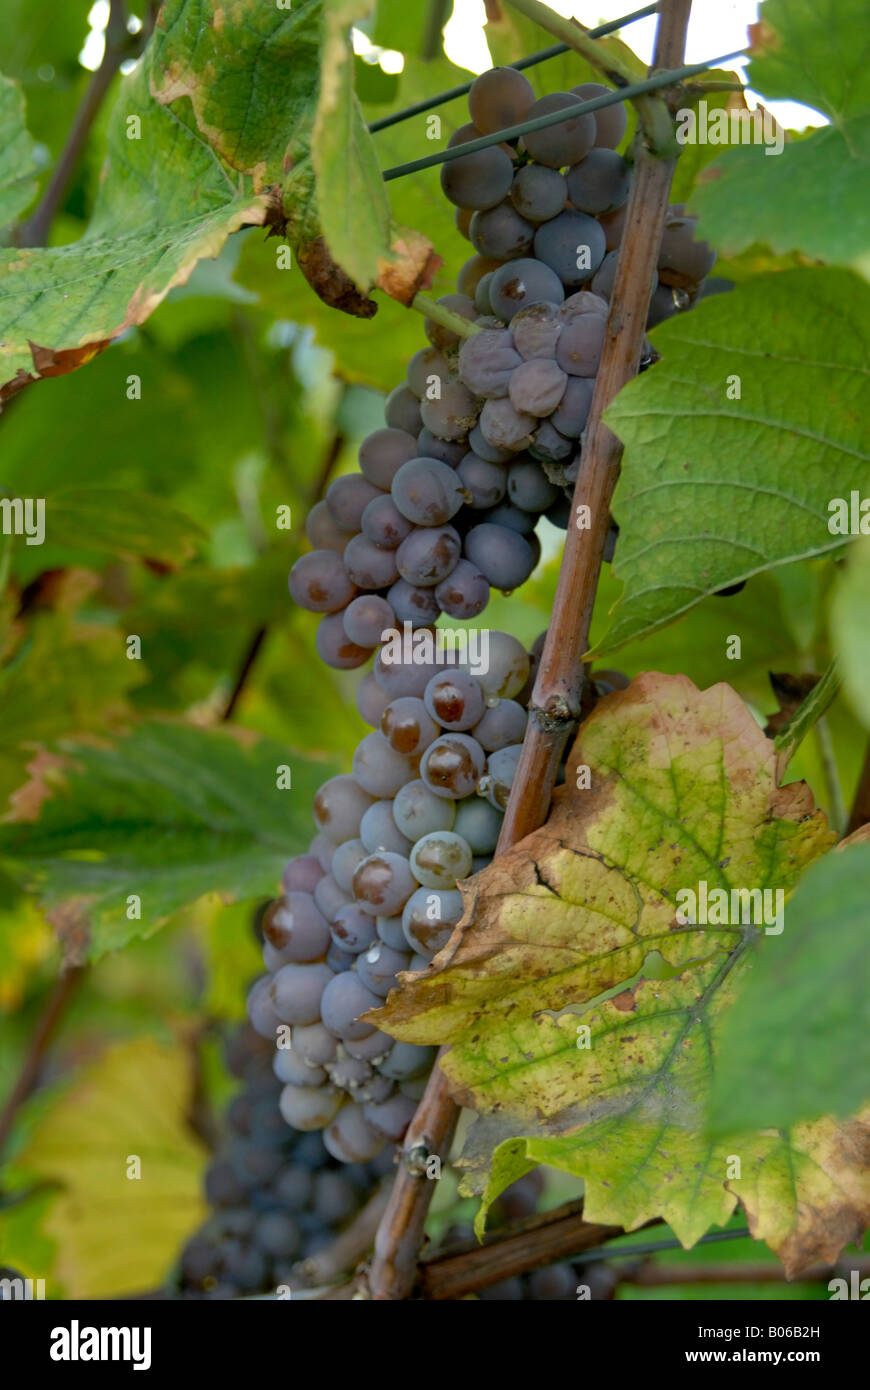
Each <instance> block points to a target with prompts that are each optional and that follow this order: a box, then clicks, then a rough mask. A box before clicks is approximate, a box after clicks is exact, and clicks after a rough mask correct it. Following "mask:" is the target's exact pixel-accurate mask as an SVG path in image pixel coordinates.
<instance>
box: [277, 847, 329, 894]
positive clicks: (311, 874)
mask: <svg viewBox="0 0 870 1390" xmlns="http://www.w3.org/2000/svg"><path fill="white" fill-rule="evenodd" d="M324 872H325V870H324V869H323V866H322V865H321V863H320V860H319V859H318V858H317V857H316V855H313V854H298V855H296V857H295V858H294V859H290V860H289V861H288V863H287V864H286V866H285V868H284V872H283V873H282V875H281V887H282V888H283V890H284V892H285V893H313V892H314V890H315V888H316V887H317V885H318V883H319V882H320V880H321V879H322V878H323V875H324Z"/></svg>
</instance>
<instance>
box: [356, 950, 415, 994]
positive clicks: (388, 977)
mask: <svg viewBox="0 0 870 1390" xmlns="http://www.w3.org/2000/svg"><path fill="white" fill-rule="evenodd" d="M410 960H411V953H410V951H394V950H392V948H391V947H389V946H385V945H384V943H383V942H382V941H376V942H375V944H374V945H373V946H370V947H369V949H368V950H367V951H366V952H365V954H364V955H362V956H360V959H359V962H358V964H357V973H358V975H359V977H360V979H361V980H362V982H363V984H364V985H365V986H366V988H367V989H370V990H371V991H372V993H373V994H377V995H379V996H380V998H382V999H386V997H387V995H388V994H389V992H390V990H391V989H394V988H395V986H396V976H397V975H398V973H399V971H400V970H407V969H408V965H409V964H410Z"/></svg>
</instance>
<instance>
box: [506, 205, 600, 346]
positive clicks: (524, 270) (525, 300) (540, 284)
mask: <svg viewBox="0 0 870 1390" xmlns="http://www.w3.org/2000/svg"><path fill="white" fill-rule="evenodd" d="M544 225H545V226H550V225H551V224H550V223H545V224H544ZM536 240H537V237H536ZM536 254H537V253H536ZM603 254H604V252H603V250H602V256H603ZM489 298H490V301H491V303H492V307H493V312H494V313H496V314H498V316H499V318H500V319H504V320H505V322H509V321H510V320H511V319H512V318H513V316H514V314H515V313H516V312H517V310H518V309H525V308H526V307H527V306H528V305H529V304H540V303H541V302H542V301H543V300H547V301H549V302H552V303H554V304H561V303H562V300H563V299H564V298H565V291H564V289H563V287H562V282H561V280H560V279H559V277H558V275H556V273H555V272H554V271H553V270H551V269H550V267H549V266H548V265H542V264H541V261H540V260H533V259H531V258H523V259H521V260H518V261H508V262H507V264H506V265H503V266H501V267H499V269H498V270H495V271H493V276H492V280H491V281H490V284H489Z"/></svg>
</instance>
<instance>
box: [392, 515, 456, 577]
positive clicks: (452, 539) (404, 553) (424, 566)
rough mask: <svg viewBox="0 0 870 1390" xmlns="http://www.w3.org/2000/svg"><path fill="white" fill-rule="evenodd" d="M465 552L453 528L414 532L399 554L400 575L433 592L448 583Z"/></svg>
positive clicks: (404, 542) (401, 546) (446, 527)
mask: <svg viewBox="0 0 870 1390" xmlns="http://www.w3.org/2000/svg"><path fill="white" fill-rule="evenodd" d="M461 551H462V542H461V541H460V539H459V534H458V532H456V531H455V530H454V529H453V527H452V526H425V527H418V529H417V530H415V531H412V532H411V534H410V536H408V537H407V539H406V540H404V541H402V544H401V545H400V546H399V549H398V550H397V551H396V563H397V565H398V567H399V574H400V575H401V576H402V578H403V579H406V580H407V581H408V583H409V584H414V585H419V586H420V587H421V588H423V589H428V588H434V587H435V585H436V584H440V583H441V580H442V579H446V578H447V576H448V574H450V572H451V570H452V569H453V568H454V566H455V565H456V562H457V560H458V559H459V556H460V554H461Z"/></svg>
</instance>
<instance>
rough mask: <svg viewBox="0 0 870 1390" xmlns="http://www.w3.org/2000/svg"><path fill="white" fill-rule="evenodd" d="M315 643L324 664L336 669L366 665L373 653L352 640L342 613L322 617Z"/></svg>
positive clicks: (343, 669)
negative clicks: (345, 628)
mask: <svg viewBox="0 0 870 1390" xmlns="http://www.w3.org/2000/svg"><path fill="white" fill-rule="evenodd" d="M383 553H384V554H389V553H390V552H388V551H385V552H383ZM314 645H315V647H316V648H317V655H318V656H319V657H320V660H321V661H322V662H323V664H324V665H325V666H331V667H332V668H333V670H335V671H353V670H355V669H356V667H357V666H364V665H365V663H366V662H367V661H368V659H369V657H370V656H371V654H372V649H371V647H358V646H357V644H356V643H355V642H351V640H350V638H349V637H348V635H347V633H346V632H345V630H344V623H343V621H342V615H341V613H327V614H325V616H324V617H322V618H321V619H320V622H319V623H318V624H317V631H316V633H315V634H314Z"/></svg>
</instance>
